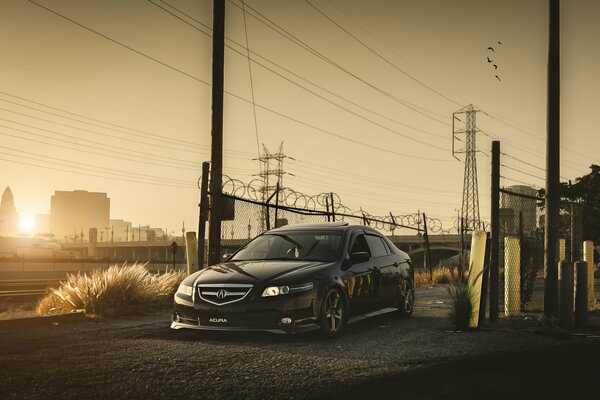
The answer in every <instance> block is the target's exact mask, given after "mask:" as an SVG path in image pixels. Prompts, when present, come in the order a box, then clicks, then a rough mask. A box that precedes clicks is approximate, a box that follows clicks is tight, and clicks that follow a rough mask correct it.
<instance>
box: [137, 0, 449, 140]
mask: <svg viewBox="0 0 600 400" xmlns="http://www.w3.org/2000/svg"><path fill="white" fill-rule="evenodd" d="M148 1H149V2H150V3H152V4H154V5H157V4H156V3H154V2H153V1H151V0H148ZM163 3H164V2H163ZM166 4H168V3H166ZM157 6H158V5H157ZM158 7H159V8H161V9H162V10H164V11H165V12H167V13H168V14H170V15H172V16H174V17H176V18H178V19H179V20H181V21H183V20H182V19H181V18H180V17H178V16H176V15H174V14H173V13H171V12H170V11H168V10H166V9H165V8H163V7H160V6H158ZM173 8H174V7H173ZM178 11H179V10H178ZM242 11H243V12H244V15H246V11H245V9H244V8H242ZM179 12H180V13H182V14H183V15H186V16H187V14H185V13H184V12H182V11H179ZM189 18H191V19H193V18H192V17H189ZM184 22H185V21H184ZM185 23H186V24H188V25H190V26H191V27H193V28H195V29H198V28H197V27H195V26H194V25H192V24H189V23H188V22H185ZM201 32H203V31H201ZM203 33H205V32H203ZM228 40H230V41H231V42H232V43H234V44H236V45H238V46H240V47H241V48H243V49H246V50H247V54H243V53H242V52H240V51H238V50H236V49H234V48H233V47H231V46H229V45H227V47H228V48H229V49H230V50H232V51H234V52H236V53H237V54H239V55H241V56H242V57H246V58H247V59H248V62H250V61H252V62H254V63H255V64H257V65H259V66H261V67H263V68H264V69H266V70H268V71H270V72H271V73H273V74H275V75H277V76H279V77H281V78H282V79H285V80H286V81H288V82H290V83H291V84H293V85H295V86H298V87H299V88H301V89H303V90H305V91H307V92H308V93H311V94H312V95H314V96H316V97H318V98H320V99H322V100H324V101H326V102H328V103H330V104H332V105H334V106H336V107H338V108H340V109H342V110H344V111H346V112H348V113H350V114H352V115H354V116H356V117H358V118H361V119H363V120H365V121H367V122H369V123H371V124H373V125H376V126H378V127H380V128H383V129H385V130H387V131H389V132H391V133H393V134H396V135H398V136H402V137H405V138H407V139H409V140H413V141H415V142H417V143H420V144H423V145H426V146H430V147H433V148H436V149H439V150H442V151H446V149H444V148H442V147H439V146H435V145H432V144H431V143H428V142H425V141H421V140H419V139H415V138H413V137H412V136H410V135H407V134H405V133H402V132H399V131H397V130H395V129H391V128H389V127H387V126H385V125H383V124H380V123H378V122H376V121H373V120H372V119H370V118H367V117H365V116H364V115H361V114H358V113H356V112H354V111H352V110H350V109H348V108H346V107H344V106H343V105H341V104H339V103H336V102H333V101H332V100H330V99H328V98H326V97H324V96H322V95H320V94H318V93H316V92H315V91H313V90H311V89H309V88H307V87H306V86H303V85H301V84H299V83H298V82H295V81H293V80H291V79H289V78H288V77H286V76H284V75H282V74H280V73H278V72H277V71H275V70H273V69H272V68H269V67H268V66H266V65H264V64H262V63H260V62H258V61H256V60H254V59H251V58H250V53H252V54H254V55H256V56H258V57H260V58H262V59H264V60H266V61H267V62H270V63H271V64H273V65H275V66H277V67H278V68H281V69H282V70H284V71H286V72H288V73H290V74H292V75H294V76H296V77H298V78H299V79H302V80H303V81H305V82H308V83H309V84H311V85H313V86H315V87H318V88H319V89H321V90H324V91H326V92H327V93H330V94H332V95H334V96H336V97H338V98H340V99H342V100H343V101H346V102H348V103H350V104H353V105H355V106H358V107H360V108H363V109H365V110H367V111H369V112H372V113H374V114H376V115H379V116H382V117H384V118H386V119H390V118H388V117H385V116H383V115H382V114H380V113H377V112H375V111H372V110H369V109H367V108H365V107H362V106H360V105H359V104H357V103H355V102H352V101H351V100H348V99H346V98H344V97H341V96H339V95H337V94H335V93H333V92H331V91H329V90H328V89H325V88H323V87H322V86H320V85H317V84H315V83H313V82H311V81H309V80H307V79H306V78H303V77H301V76H300V75H298V74H296V73H294V72H292V71H290V70H289V69H287V68H284V67H282V66H281V65H279V64H277V63H275V62H273V61H271V60H269V59H267V58H265V57H263V56H261V55H260V54H258V53H255V52H254V51H252V50H250V49H249V48H248V47H247V46H246V47H244V46H243V45H241V44H240V43H237V42H236V41H234V40H231V39H228ZM250 74H251V70H250ZM251 78H252V75H251ZM251 85H252V83H251ZM251 103H252V107H253V110H254V115H255V120H256V106H255V101H254V87H253V85H252V102H251ZM393 121H394V122H396V123H399V124H402V125H405V126H408V127H409V128H412V129H416V130H418V131H421V132H423V133H427V134H431V135H434V136H436V137H443V136H442V135H438V134H435V133H432V132H428V131H425V130H422V129H419V128H415V127H412V126H410V125H407V124H404V123H402V122H399V121H396V120H393ZM255 124H256V121H255Z"/></svg>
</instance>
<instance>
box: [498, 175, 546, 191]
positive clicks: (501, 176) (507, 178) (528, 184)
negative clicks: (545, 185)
mask: <svg viewBox="0 0 600 400" xmlns="http://www.w3.org/2000/svg"><path fill="white" fill-rule="evenodd" d="M500 178H502V179H506V180H508V181H512V182H516V183H520V184H523V185H526V186H531V187H533V188H537V189H541V187H540V186H538V185H533V184H531V183H529V182H524V181H521V180H518V179H514V178H509V177H507V176H504V175H500Z"/></svg>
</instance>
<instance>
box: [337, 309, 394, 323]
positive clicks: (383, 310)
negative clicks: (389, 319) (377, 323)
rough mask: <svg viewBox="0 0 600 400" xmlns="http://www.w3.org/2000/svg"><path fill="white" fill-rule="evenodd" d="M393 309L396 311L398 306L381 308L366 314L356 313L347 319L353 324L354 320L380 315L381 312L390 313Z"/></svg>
mask: <svg viewBox="0 0 600 400" xmlns="http://www.w3.org/2000/svg"><path fill="white" fill-rule="evenodd" d="M394 311H398V308H396V307H388V308H382V309H381V310H377V311H372V312H370V313H368V314H362V315H357V316H356V317H352V318H350V319H349V320H348V323H349V324H353V323H355V322H359V321H363V320H365V319H367V318H371V317H375V316H377V315H381V314H388V313H391V312H394Z"/></svg>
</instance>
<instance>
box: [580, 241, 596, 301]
mask: <svg viewBox="0 0 600 400" xmlns="http://www.w3.org/2000/svg"><path fill="white" fill-rule="evenodd" d="M583 261H585V262H587V264H588V309H590V308H593V307H594V306H595V305H596V294H595V293H594V270H595V266H594V242H592V241H591V240H586V241H585V242H583Z"/></svg>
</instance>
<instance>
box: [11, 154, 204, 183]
mask: <svg viewBox="0 0 600 400" xmlns="http://www.w3.org/2000/svg"><path fill="white" fill-rule="evenodd" d="M1 160H2V161H6V162H11V163H16V164H21V165H28V166H31V167H37V168H42V169H44V170H48V169H50V170H54V171H60V172H67V173H71V174H76V175H85V176H92V177H96V178H105V179H113V180H118V181H123V182H132V183H143V184H146V185H155V186H163V187H177V188H184V189H193V188H194V187H193V186H191V187H188V186H185V187H184V186H180V185H170V184H165V183H156V182H149V181H139V180H134V179H124V178H117V177H114V176H105V175H98V174H91V173H87V172H79V171H71V170H66V169H62V168H56V167H52V166H48V165H39V164H32V163H29V162H24V161H16V160H8V159H6V158H2V159H1Z"/></svg>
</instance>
